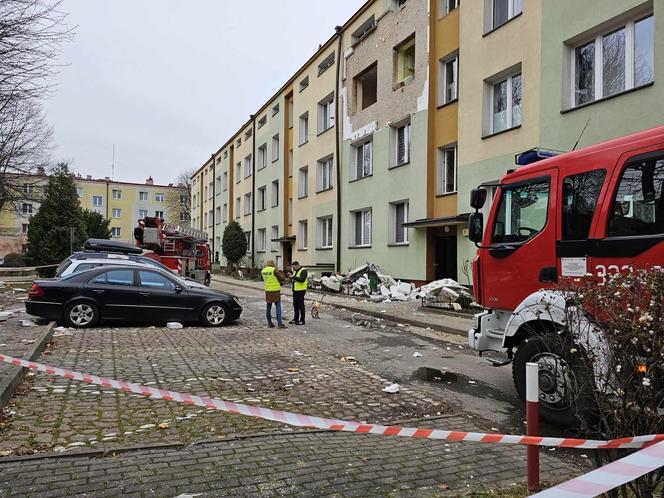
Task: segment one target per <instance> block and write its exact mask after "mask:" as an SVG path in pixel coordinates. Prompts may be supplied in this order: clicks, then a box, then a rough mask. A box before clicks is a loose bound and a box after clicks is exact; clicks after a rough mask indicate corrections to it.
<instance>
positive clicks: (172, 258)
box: [134, 217, 212, 285]
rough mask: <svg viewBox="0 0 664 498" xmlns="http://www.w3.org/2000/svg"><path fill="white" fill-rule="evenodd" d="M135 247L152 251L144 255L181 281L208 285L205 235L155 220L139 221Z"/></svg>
mask: <svg viewBox="0 0 664 498" xmlns="http://www.w3.org/2000/svg"><path fill="white" fill-rule="evenodd" d="M134 240H135V242H136V245H138V246H139V247H142V248H143V249H148V250H151V251H153V252H152V253H148V254H146V256H148V257H152V258H153V259H156V260H157V261H160V262H161V263H163V264H164V265H166V266H167V267H169V268H170V269H171V270H172V271H174V272H175V273H177V274H178V275H181V276H183V277H188V278H193V279H195V280H197V281H199V282H202V283H204V284H205V285H210V278H211V273H210V271H211V262H212V260H211V258H210V247H209V246H208V236H207V233H205V232H203V231H201V230H196V229H195V228H189V227H182V226H180V225H174V224H173V223H168V222H165V221H163V220H162V219H161V218H157V217H146V218H143V219H140V220H138V226H137V227H136V228H135V229H134Z"/></svg>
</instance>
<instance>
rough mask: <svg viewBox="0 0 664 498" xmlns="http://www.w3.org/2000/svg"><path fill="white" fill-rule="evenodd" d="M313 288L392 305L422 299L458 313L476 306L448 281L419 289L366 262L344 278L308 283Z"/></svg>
mask: <svg viewBox="0 0 664 498" xmlns="http://www.w3.org/2000/svg"><path fill="white" fill-rule="evenodd" d="M311 287H312V288H313V289H319V290H324V291H328V292H336V293H340V294H347V295H350V296H355V297H361V298H365V299H369V300H371V301H373V302H384V303H392V302H395V301H410V300H415V299H421V300H422V305H423V306H430V307H435V308H445V309H450V310H454V311H461V310H462V309H467V308H471V307H477V305H476V304H475V303H474V302H473V297H472V296H471V294H470V293H469V292H468V290H467V289H466V287H464V286H463V285H461V284H459V283H458V282H457V281H455V280H453V279H451V278H444V279H441V280H435V281H433V282H430V283H428V284H426V285H423V286H422V287H416V286H415V284H413V283H410V282H402V281H401V280H395V279H394V278H393V277H392V276H391V275H388V274H387V273H385V272H384V271H383V269H382V268H381V267H380V266H378V265H375V264H373V263H369V262H367V263H366V264H364V265H362V266H358V267H357V268H355V269H353V270H351V271H349V272H348V273H347V274H346V275H342V274H339V273H337V274H335V275H331V276H328V277H322V278H319V279H318V278H316V279H313V280H312V281H311Z"/></svg>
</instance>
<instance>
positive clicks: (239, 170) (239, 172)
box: [235, 162, 242, 183]
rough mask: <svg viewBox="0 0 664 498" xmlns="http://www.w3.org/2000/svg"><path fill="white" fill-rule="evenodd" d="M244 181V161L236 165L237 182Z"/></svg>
mask: <svg viewBox="0 0 664 498" xmlns="http://www.w3.org/2000/svg"><path fill="white" fill-rule="evenodd" d="M241 181H242V162H239V163H237V164H236V165H235V183H240V182H241Z"/></svg>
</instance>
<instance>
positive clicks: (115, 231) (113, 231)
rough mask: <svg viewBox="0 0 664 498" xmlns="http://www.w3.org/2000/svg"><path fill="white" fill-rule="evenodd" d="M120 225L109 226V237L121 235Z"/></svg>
mask: <svg viewBox="0 0 664 498" xmlns="http://www.w3.org/2000/svg"><path fill="white" fill-rule="evenodd" d="M121 233H122V231H121V230H120V227H111V237H121Z"/></svg>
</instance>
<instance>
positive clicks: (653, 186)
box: [607, 155, 664, 237]
mask: <svg viewBox="0 0 664 498" xmlns="http://www.w3.org/2000/svg"><path fill="white" fill-rule="evenodd" d="M663 184H664V158H662V156H661V155H660V156H659V157H655V158H652V159H646V160H639V161H635V162H632V163H630V164H628V165H627V167H626V168H625V170H624V171H623V173H622V176H621V178H620V184H619V185H618V192H617V193H616V198H615V200H614V202H613V208H612V210H611V218H610V219H609V228H608V231H607V235H608V236H609V237H619V236H631V235H654V234H660V233H664V211H663V209H664V204H662V185H663Z"/></svg>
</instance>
